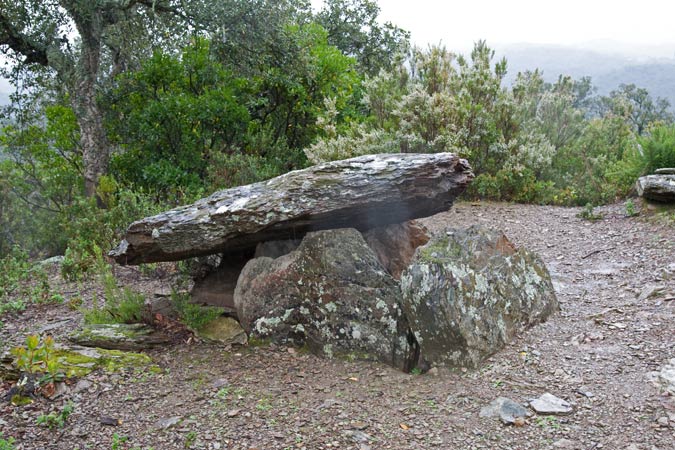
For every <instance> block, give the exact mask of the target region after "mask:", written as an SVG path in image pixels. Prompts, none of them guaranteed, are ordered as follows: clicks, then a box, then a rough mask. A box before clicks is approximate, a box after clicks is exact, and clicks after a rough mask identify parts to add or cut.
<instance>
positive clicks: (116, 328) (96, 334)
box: [68, 323, 171, 350]
mask: <svg viewBox="0 0 675 450" xmlns="http://www.w3.org/2000/svg"><path fill="white" fill-rule="evenodd" d="M68 339H69V340H70V341H71V342H74V343H75V344H78V345H82V346H85V347H97V348H105V349H108V350H143V349H147V348H152V347H157V346H160V345H166V344H168V343H170V342H171V339H170V338H169V337H168V336H167V335H165V334H164V333H161V332H159V331H157V330H155V329H154V328H152V327H149V326H148V325H144V324H140V323H132V324H125V323H112V324H93V325H84V326H83V327H82V328H80V329H78V330H75V331H73V332H72V333H71V334H70V335H69V336H68Z"/></svg>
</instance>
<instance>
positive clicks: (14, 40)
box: [0, 11, 49, 66]
mask: <svg viewBox="0 0 675 450" xmlns="http://www.w3.org/2000/svg"><path fill="white" fill-rule="evenodd" d="M0 46H7V47H9V48H10V49H12V50H13V51H15V52H16V53H18V54H20V55H23V56H24V57H25V58H26V59H25V60H24V63H26V64H40V65H42V66H49V57H48V55H47V47H46V46H45V45H43V44H41V43H39V42H36V41H34V40H33V39H31V38H30V37H28V36H26V35H25V34H23V33H21V32H20V31H19V30H18V29H17V28H16V27H15V26H14V25H12V23H11V21H10V20H9V18H7V16H5V14H3V13H2V11H0Z"/></svg>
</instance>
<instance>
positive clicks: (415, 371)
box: [410, 367, 422, 375]
mask: <svg viewBox="0 0 675 450" xmlns="http://www.w3.org/2000/svg"><path fill="white" fill-rule="evenodd" d="M410 374H411V375H422V369H420V368H419V367H415V368H413V369H412V370H411V371H410Z"/></svg>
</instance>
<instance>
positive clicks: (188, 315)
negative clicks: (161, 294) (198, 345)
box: [171, 291, 223, 331]
mask: <svg viewBox="0 0 675 450" xmlns="http://www.w3.org/2000/svg"><path fill="white" fill-rule="evenodd" d="M171 301H172V303H173V306H174V308H175V309H176V312H178V316H179V317H180V320H181V322H183V323H184V324H185V325H187V326H188V327H189V328H190V329H191V330H195V331H198V330H200V329H202V328H203V327H204V325H206V324H208V323H209V322H211V321H213V320H214V319H217V318H218V317H220V316H222V315H223V308H219V307H216V306H201V305H197V304H195V303H191V302H190V294H188V293H180V292H176V291H174V292H172V293H171Z"/></svg>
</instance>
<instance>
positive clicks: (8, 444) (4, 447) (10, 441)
mask: <svg viewBox="0 0 675 450" xmlns="http://www.w3.org/2000/svg"><path fill="white" fill-rule="evenodd" d="M14 442H15V441H14V438H13V437H8V438H7V439H5V438H4V437H3V436H2V433H0V450H16V447H15V446H14Z"/></svg>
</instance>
